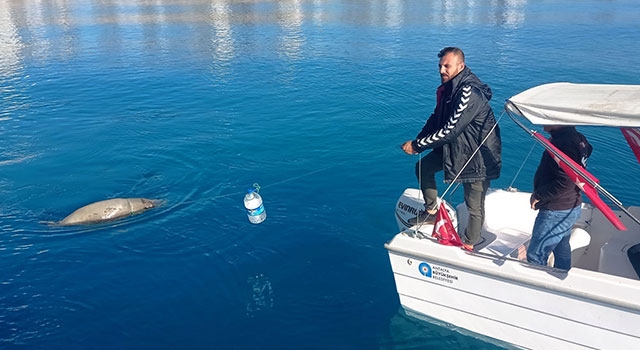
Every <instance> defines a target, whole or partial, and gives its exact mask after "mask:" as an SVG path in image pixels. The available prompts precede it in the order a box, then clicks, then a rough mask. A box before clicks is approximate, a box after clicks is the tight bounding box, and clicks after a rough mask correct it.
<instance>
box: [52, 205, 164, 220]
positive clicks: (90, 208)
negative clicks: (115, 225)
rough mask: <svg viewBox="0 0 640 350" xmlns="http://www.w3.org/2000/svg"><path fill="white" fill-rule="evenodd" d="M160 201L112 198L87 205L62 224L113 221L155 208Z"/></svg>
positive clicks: (70, 215)
mask: <svg viewBox="0 0 640 350" xmlns="http://www.w3.org/2000/svg"><path fill="white" fill-rule="evenodd" d="M159 204H160V201H158V200H155V199H146V198H112V199H107V200H104V201H99V202H95V203H91V204H88V205H85V206H84V207H82V208H80V209H78V210H76V211H74V212H73V213H71V214H69V216H67V217H66V218H64V219H62V221H60V222H57V224H58V225H61V226H71V225H86V224H97V223H100V222H104V221H113V220H117V219H120V218H123V217H126V216H129V215H134V214H139V213H142V212H143V211H145V210H148V209H151V208H155V207H157V206H158V205H159Z"/></svg>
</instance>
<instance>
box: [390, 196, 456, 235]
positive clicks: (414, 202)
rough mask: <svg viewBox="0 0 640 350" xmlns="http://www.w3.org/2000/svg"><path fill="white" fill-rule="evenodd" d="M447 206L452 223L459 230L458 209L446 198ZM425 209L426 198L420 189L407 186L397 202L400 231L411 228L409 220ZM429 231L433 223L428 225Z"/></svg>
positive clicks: (397, 218) (397, 220) (445, 203)
mask: <svg viewBox="0 0 640 350" xmlns="http://www.w3.org/2000/svg"><path fill="white" fill-rule="evenodd" d="M442 201H444V205H445V208H447V213H448V214H449V217H450V218H451V223H452V224H453V227H455V229H456V230H458V218H457V216H456V211H455V210H454V208H453V207H452V206H451V205H450V204H449V203H448V202H447V201H445V200H444V199H442ZM423 211H424V199H423V198H422V193H421V192H420V190H418V189H415V188H407V189H406V190H404V193H403V194H402V195H401V196H400V198H398V202H397V203H396V222H397V223H398V228H399V229H400V231H404V230H406V229H409V228H411V227H412V226H411V225H409V223H408V221H409V219H411V218H415V217H416V216H418V214H420V213H422V212H423ZM426 226H427V227H423V230H422V231H424V228H426V229H427V230H429V233H430V232H431V229H432V227H433V225H426Z"/></svg>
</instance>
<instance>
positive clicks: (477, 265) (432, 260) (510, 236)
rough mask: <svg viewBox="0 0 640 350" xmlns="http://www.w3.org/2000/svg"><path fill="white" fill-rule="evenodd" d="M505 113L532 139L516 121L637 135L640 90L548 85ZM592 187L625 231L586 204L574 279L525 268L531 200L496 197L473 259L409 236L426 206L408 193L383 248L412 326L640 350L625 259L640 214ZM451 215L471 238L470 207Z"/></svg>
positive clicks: (638, 317) (419, 231)
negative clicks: (418, 320)
mask: <svg viewBox="0 0 640 350" xmlns="http://www.w3.org/2000/svg"><path fill="white" fill-rule="evenodd" d="M505 110H506V112H507V113H508V114H509V115H510V116H511V117H512V119H514V121H516V123H518V125H520V126H521V127H522V128H523V129H525V130H527V128H526V127H525V126H524V124H523V123H521V122H519V121H518V119H522V118H526V119H527V120H529V122H531V123H533V124H538V125H544V124H549V125H551V124H564V125H597V126H613V127H620V128H629V129H625V130H635V129H633V128H638V127H640V86H629V85H596V84H570V83H553V84H545V85H540V86H537V87H534V88H532V89H529V90H527V91H524V92H522V93H520V94H518V95H515V96H513V97H511V98H510V99H508V100H507V102H506V104H505ZM527 131H528V132H529V133H530V134H531V135H535V131H531V130H527ZM628 140H629V139H628ZM631 140H633V138H631ZM636 142H638V140H637V139H636ZM629 143H630V145H631V144H632V141H629ZM639 160H640V158H639ZM594 185H595V187H596V188H597V189H598V190H599V192H600V193H601V194H604V195H605V196H609V197H607V198H608V199H609V202H613V204H614V205H616V206H618V207H619V208H617V209H616V210H613V211H612V214H613V215H614V218H613V219H618V220H620V222H621V224H622V225H624V226H625V227H626V230H625V231H620V230H618V229H617V228H616V227H615V226H614V225H612V223H611V222H610V220H609V218H607V216H606V215H605V214H604V213H603V210H601V209H599V207H596V206H595V205H593V202H592V203H588V202H585V203H584V204H583V208H582V214H581V217H580V219H579V221H578V223H577V224H576V225H575V227H574V229H573V231H572V235H571V242H570V244H571V249H572V268H571V269H570V270H569V271H565V270H560V269H555V268H553V267H551V266H539V265H532V264H529V263H527V262H526V259H523V254H522V253H523V251H524V249H525V248H523V247H524V246H526V244H527V242H528V241H529V239H530V236H531V229H532V227H533V223H534V220H535V217H536V215H537V211H534V210H532V209H531V208H530V205H529V197H530V193H526V192H518V191H516V190H510V189H506V190H501V189H491V190H490V191H489V193H488V194H487V197H486V201H485V215H486V217H485V222H484V225H483V230H482V240H481V242H480V244H478V245H476V247H475V248H474V251H472V252H469V251H466V250H463V249H460V248H459V247H455V246H448V245H443V244H440V243H438V240H436V239H435V238H433V237H432V232H433V225H422V226H413V227H410V226H409V225H408V224H407V221H408V219H409V218H411V217H415V215H416V214H417V213H418V212H419V210H423V208H424V207H423V203H424V202H423V200H422V198H421V193H420V191H419V190H418V189H412V188H409V189H406V190H405V191H404V193H403V194H402V195H401V196H400V198H399V200H398V202H397V205H396V209H395V211H396V220H397V222H398V226H399V228H400V232H399V233H398V234H396V235H395V236H394V237H393V239H392V240H391V241H389V242H387V243H386V244H385V247H386V248H387V250H388V253H389V259H390V262H391V267H392V270H393V275H394V279H395V284H396V288H397V291H398V295H399V298H400V303H401V305H402V307H403V308H404V310H405V311H406V312H407V313H408V314H410V315H412V316H416V317H424V318H426V319H429V320H433V319H435V320H438V321H440V322H441V323H445V324H448V325H451V326H452V327H453V328H456V329H460V330H464V331H470V332H472V333H475V334H477V335H480V336H482V337H489V338H491V339H495V340H498V342H499V343H504V344H510V345H513V346H516V347H521V348H529V349H554V350H557V349H637V348H640V280H639V279H638V275H637V274H636V271H635V270H634V269H633V266H632V264H631V262H630V261H629V258H628V256H627V250H628V249H629V248H630V247H631V246H633V245H635V244H638V243H640V221H638V219H637V218H636V217H638V216H640V207H638V206H631V207H624V206H622V204H621V203H619V202H617V200H616V199H615V198H613V197H612V196H610V195H609V194H608V193H607V192H606V191H605V190H604V189H602V188H601V187H600V186H599V185H598V184H594ZM447 205H448V210H447V211H448V212H449V216H450V217H451V221H452V222H453V224H454V227H455V226H457V228H458V232H464V229H465V227H466V218H467V216H468V215H467V213H466V207H465V205H464V203H462V204H460V205H458V206H457V207H456V209H455V210H454V208H453V207H452V206H451V205H449V204H448V203H447ZM608 210H611V209H608ZM604 211H606V210H604ZM619 227H620V226H619Z"/></svg>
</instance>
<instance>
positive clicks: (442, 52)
mask: <svg viewBox="0 0 640 350" xmlns="http://www.w3.org/2000/svg"><path fill="white" fill-rule="evenodd" d="M449 53H453V54H454V55H456V56H458V57H460V58H461V59H462V62H464V52H462V50H460V49H459V48H457V47H455V46H447V47H445V48H444V49H442V50H440V52H439V53H438V58H442V57H443V56H445V55H446V54H449Z"/></svg>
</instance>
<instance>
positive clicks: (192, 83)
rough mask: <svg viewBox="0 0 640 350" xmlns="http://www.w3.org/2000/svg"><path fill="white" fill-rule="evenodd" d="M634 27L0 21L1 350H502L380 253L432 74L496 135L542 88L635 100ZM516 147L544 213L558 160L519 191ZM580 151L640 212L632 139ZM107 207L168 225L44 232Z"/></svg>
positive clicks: (489, 18)
mask: <svg viewBox="0 0 640 350" xmlns="http://www.w3.org/2000/svg"><path fill="white" fill-rule="evenodd" d="M638 23H640V3H637V2H636V1H631V0H629V1H614V0H611V1H597V0H588V1H579V2H578V1H568V0H567V1H550V0H549V1H526V0H514V1H445V0H443V1H424V0H407V1H400V0H386V1H385V0H377V1H376V0H362V1H346V0H282V1H259V0H255V1H231V0H226V1H225V0H208V1H205V0H180V1H178V0H131V1H118V0H75V1H74V0H68V1H19V0H14V1H8V0H0V257H1V261H2V269H1V271H2V272H1V273H0V348H3V349H89V348H91V349H140V348H149V349H253V348H272V349H451V348H455V349H497V348H498V347H497V346H496V345H493V344H491V343H488V342H485V341H483V340H481V339H477V338H475V337H473V336H468V335H462V334H460V333H458V332H456V331H455V330H453V329H451V328H449V327H446V326H441V325H436V324H431V323H427V322H423V321H418V320H415V319H413V318H410V317H407V316H406V315H404V313H403V312H402V311H401V309H400V305H399V301H398V297H397V294H396V291H395V285H394V281H393V275H392V272H391V269H390V266H389V261H388V257H387V253H386V251H385V249H384V247H383V244H384V243H385V242H386V241H388V240H389V239H391V238H392V237H393V235H394V234H395V233H396V231H397V227H396V224H395V220H394V216H393V209H394V205H395V202H396V200H397V198H398V196H399V195H400V194H401V193H402V191H403V190H404V189H405V188H406V187H413V186H415V185H416V180H415V178H414V175H413V164H414V162H415V161H416V160H417V157H411V156H407V155H405V154H404V153H403V152H402V151H401V150H400V149H399V145H400V144H401V143H402V142H403V141H405V140H407V139H410V138H412V137H414V136H415V134H416V133H417V132H418V131H419V130H420V128H421V127H422V125H423V123H424V121H425V119H426V117H427V116H428V115H429V114H430V112H431V111H432V110H433V107H434V91H435V88H436V87H437V85H438V83H439V77H438V74H437V64H438V62H437V57H436V55H437V52H438V51H439V50H440V49H441V48H442V47H444V46H450V45H455V46H459V47H461V48H463V50H465V53H466V55H467V64H468V66H469V67H470V68H471V69H472V70H473V71H474V72H475V73H476V74H477V75H478V76H479V77H480V78H481V79H482V80H483V81H485V82H486V83H488V84H489V85H490V86H491V87H492V89H493V92H494V98H493V100H492V106H493V108H494V110H495V112H496V116H498V117H500V116H501V115H502V106H503V103H504V101H505V99H506V98H508V97H509V96H512V95H514V94H517V93H518V92H520V91H522V90H524V89H526V88H529V87H532V86H534V85H538V84H542V83H547V82H555V81H570V82H578V83H615V84H640V73H638V70H637V66H638V57H639V53H640V52H639V51H640V49H639V48H638V45H637V44H638V42H640V25H639V24H638ZM500 125H501V128H502V135H503V143H504V154H503V157H504V170H503V174H502V177H501V178H500V179H499V180H497V181H494V183H493V186H494V187H507V186H509V185H514V186H515V187H518V188H521V189H524V190H527V189H529V188H530V182H531V173H532V171H533V170H534V169H535V166H536V164H537V160H538V157H539V153H540V152H541V149H535V151H534V155H533V156H531V159H530V160H529V161H528V162H526V163H525V165H524V166H523V168H522V170H521V171H520V172H519V169H520V166H521V164H522V163H523V159H525V158H526V157H527V154H529V150H530V148H531V140H530V139H529V138H527V137H526V136H525V135H523V133H522V132H520V131H519V129H518V128H517V127H516V126H515V125H513V123H512V122H511V121H510V120H508V118H507V117H504V118H503V119H500ZM580 130H581V131H583V132H584V133H585V134H586V135H587V136H588V137H589V139H590V140H591V141H592V143H593V144H594V147H595V153H594V155H593V156H592V158H591V160H590V165H589V166H590V170H591V171H592V172H593V173H594V174H595V175H596V176H598V177H599V178H600V179H601V181H602V184H603V185H604V186H605V187H607V188H608V189H609V191H610V192H611V193H612V194H613V195H615V196H617V197H618V198H619V199H620V200H621V201H622V202H623V203H628V204H631V203H633V201H634V200H637V198H634V197H633V195H632V194H631V193H629V192H628V191H626V188H628V187H629V186H635V183H634V180H633V179H637V178H638V177H640V172H639V171H638V169H637V167H636V166H635V165H634V166H633V167H632V168H630V167H629V166H628V165H625V164H633V163H634V162H635V159H634V156H633V154H632V153H631V151H630V150H628V148H627V147H626V145H625V143H624V140H623V138H622V137H621V134H620V132H619V131H618V130H614V129H611V130H606V129H605V130H602V129H590V128H582V129H580ZM612 159H615V160H616V161H615V162H613V164H612V162H611V160H612ZM516 174H519V175H518V176H517V177H516ZM254 183H258V184H259V185H260V186H261V190H260V194H261V195H262V196H263V199H264V205H265V208H266V211H267V219H266V221H265V222H263V223H262V224H259V225H252V224H250V223H249V221H248V220H247V217H246V215H245V211H244V208H243V203H242V199H243V195H244V193H245V192H246V190H247V188H250V187H252V185H253V184H254ZM443 188H444V185H443ZM112 197H147V198H156V199H161V200H163V201H164V205H163V206H161V207H159V208H156V209H153V210H151V211H148V212H146V213H143V214H141V215H137V216H132V217H129V218H126V219H123V220H121V221H116V222H112V223H107V224H102V225H95V226H81V227H56V226H51V225H48V224H47V223H49V222H55V221H58V220H61V219H62V218H64V217H65V216H66V215H67V214H69V213H71V212H72V211H73V210H75V209H77V208H79V207H81V206H83V205H85V204H88V203H91V202H94V201H99V200H103V199H107V198H112ZM452 198H453V200H455V199H456V198H457V199H460V196H459V194H454V195H453V197H452ZM636 204H637V203H636ZM568 331H570V330H568Z"/></svg>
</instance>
